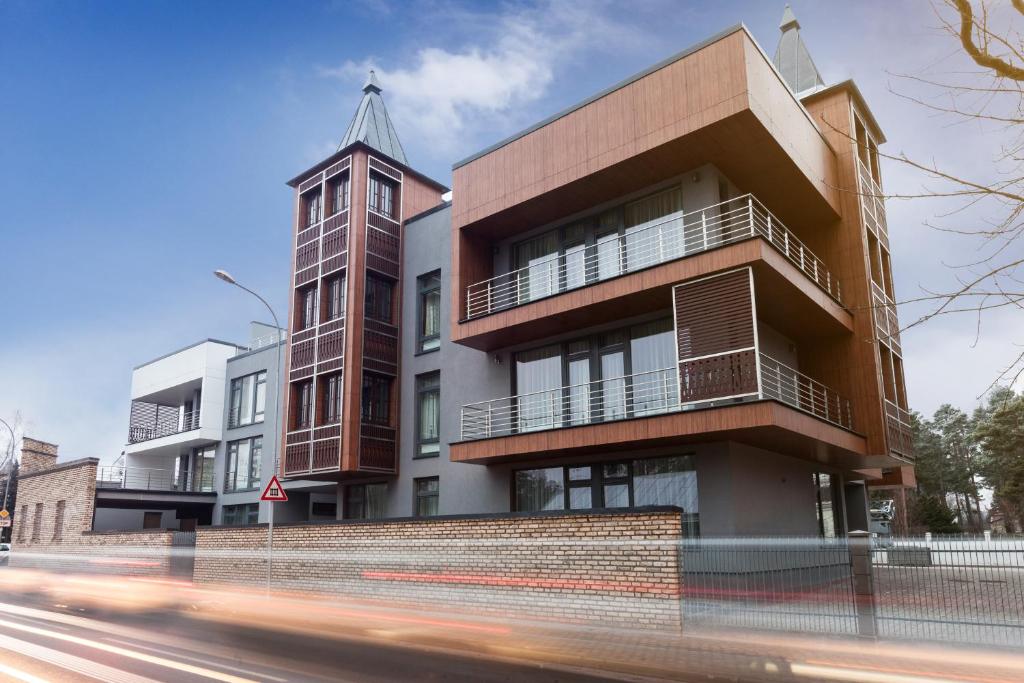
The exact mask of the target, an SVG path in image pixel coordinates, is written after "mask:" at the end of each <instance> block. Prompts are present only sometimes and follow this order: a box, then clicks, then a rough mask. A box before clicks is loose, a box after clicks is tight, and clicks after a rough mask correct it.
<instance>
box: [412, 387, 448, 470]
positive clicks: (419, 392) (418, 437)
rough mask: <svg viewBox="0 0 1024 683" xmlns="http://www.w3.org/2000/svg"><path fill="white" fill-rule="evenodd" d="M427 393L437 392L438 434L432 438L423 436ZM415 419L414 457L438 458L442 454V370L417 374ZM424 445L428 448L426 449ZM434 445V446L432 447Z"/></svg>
mask: <svg viewBox="0 0 1024 683" xmlns="http://www.w3.org/2000/svg"><path fill="white" fill-rule="evenodd" d="M425 394H436V395H437V410H436V424H435V429H434V431H435V432H436V434H437V436H436V437H434V438H432V439H424V438H423V425H422V424H421V422H422V420H423V402H422V398H423V396H424V395H425ZM414 412H415V420H414V429H415V431H416V434H415V448H416V450H415V452H414V453H413V456H412V457H413V459H414V460H419V459H420V458H437V457H440V455H441V371H440V370H434V371H433V372H425V373H423V374H422V375H416V405H415V411H414ZM424 446H427V447H428V449H427V450H426V451H424ZM430 447H433V448H430Z"/></svg>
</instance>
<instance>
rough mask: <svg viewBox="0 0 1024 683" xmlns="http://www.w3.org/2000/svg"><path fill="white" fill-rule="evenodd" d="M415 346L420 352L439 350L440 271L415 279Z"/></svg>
mask: <svg viewBox="0 0 1024 683" xmlns="http://www.w3.org/2000/svg"><path fill="white" fill-rule="evenodd" d="M416 289H417V291H418V293H419V301H418V305H417V308H416V317H417V321H416V330H417V346H418V350H419V351H420V352H423V351H434V350H436V349H439V348H441V271H439V270H436V271H434V272H433V273H428V274H426V275H420V276H419V277H418V278H416Z"/></svg>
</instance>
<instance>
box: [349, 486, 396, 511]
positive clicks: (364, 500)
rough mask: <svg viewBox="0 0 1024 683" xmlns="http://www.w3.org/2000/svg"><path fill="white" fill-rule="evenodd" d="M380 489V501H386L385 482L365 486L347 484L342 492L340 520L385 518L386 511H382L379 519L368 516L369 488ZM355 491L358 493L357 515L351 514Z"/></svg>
mask: <svg viewBox="0 0 1024 683" xmlns="http://www.w3.org/2000/svg"><path fill="white" fill-rule="evenodd" d="M371 486H374V487H382V491H381V492H380V495H381V496H382V499H383V500H384V501H385V504H386V501H387V487H388V485H387V483H386V482H371V483H367V484H347V485H346V486H345V492H344V500H343V502H344V504H343V505H342V509H341V518H342V519H383V518H384V516H386V510H383V511H382V514H381V516H380V517H371V516H370V487H371ZM355 491H359V492H360V494H359V497H358V503H359V510H358V514H352V512H353V507H354V505H353V503H352V501H353V499H355V498H356V497H355Z"/></svg>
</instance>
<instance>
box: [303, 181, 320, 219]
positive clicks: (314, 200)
mask: <svg viewBox="0 0 1024 683" xmlns="http://www.w3.org/2000/svg"><path fill="white" fill-rule="evenodd" d="M303 201H304V202H305V205H306V227H307V228H308V227H310V226H312V225H316V224H317V223H319V222H320V219H321V218H323V198H322V197H321V196H320V191H319V190H317V191H315V192H311V193H309V194H307V195H305V197H304V200H303Z"/></svg>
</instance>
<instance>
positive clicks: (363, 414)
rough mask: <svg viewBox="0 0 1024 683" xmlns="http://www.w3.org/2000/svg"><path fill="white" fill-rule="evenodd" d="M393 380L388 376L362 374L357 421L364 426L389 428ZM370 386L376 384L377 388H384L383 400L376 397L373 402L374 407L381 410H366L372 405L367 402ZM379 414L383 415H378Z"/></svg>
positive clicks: (372, 373) (369, 373)
mask: <svg viewBox="0 0 1024 683" xmlns="http://www.w3.org/2000/svg"><path fill="white" fill-rule="evenodd" d="M394 381H395V378H394V377H391V376H389V375H381V374H378V373H376V372H366V371H364V372H363V382H362V392H361V393H360V401H359V420H360V422H362V423H365V424H373V425H380V426H383V427H390V426H391V417H392V413H393V412H394V411H393V410H392V406H391V400H392V397H393V386H392V385H393V384H394ZM372 384H376V386H377V387H384V389H385V395H384V396H383V400H381V398H380V397H379V396H378V397H376V398H375V399H374V400H373V404H374V405H378V406H379V407H380V408H381V410H380V411H377V410H368V408H370V407H372V405H370V404H368V402H367V390H368V389H372V388H373V387H372V386H369V385H372ZM378 412H381V413H383V414H378Z"/></svg>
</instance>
